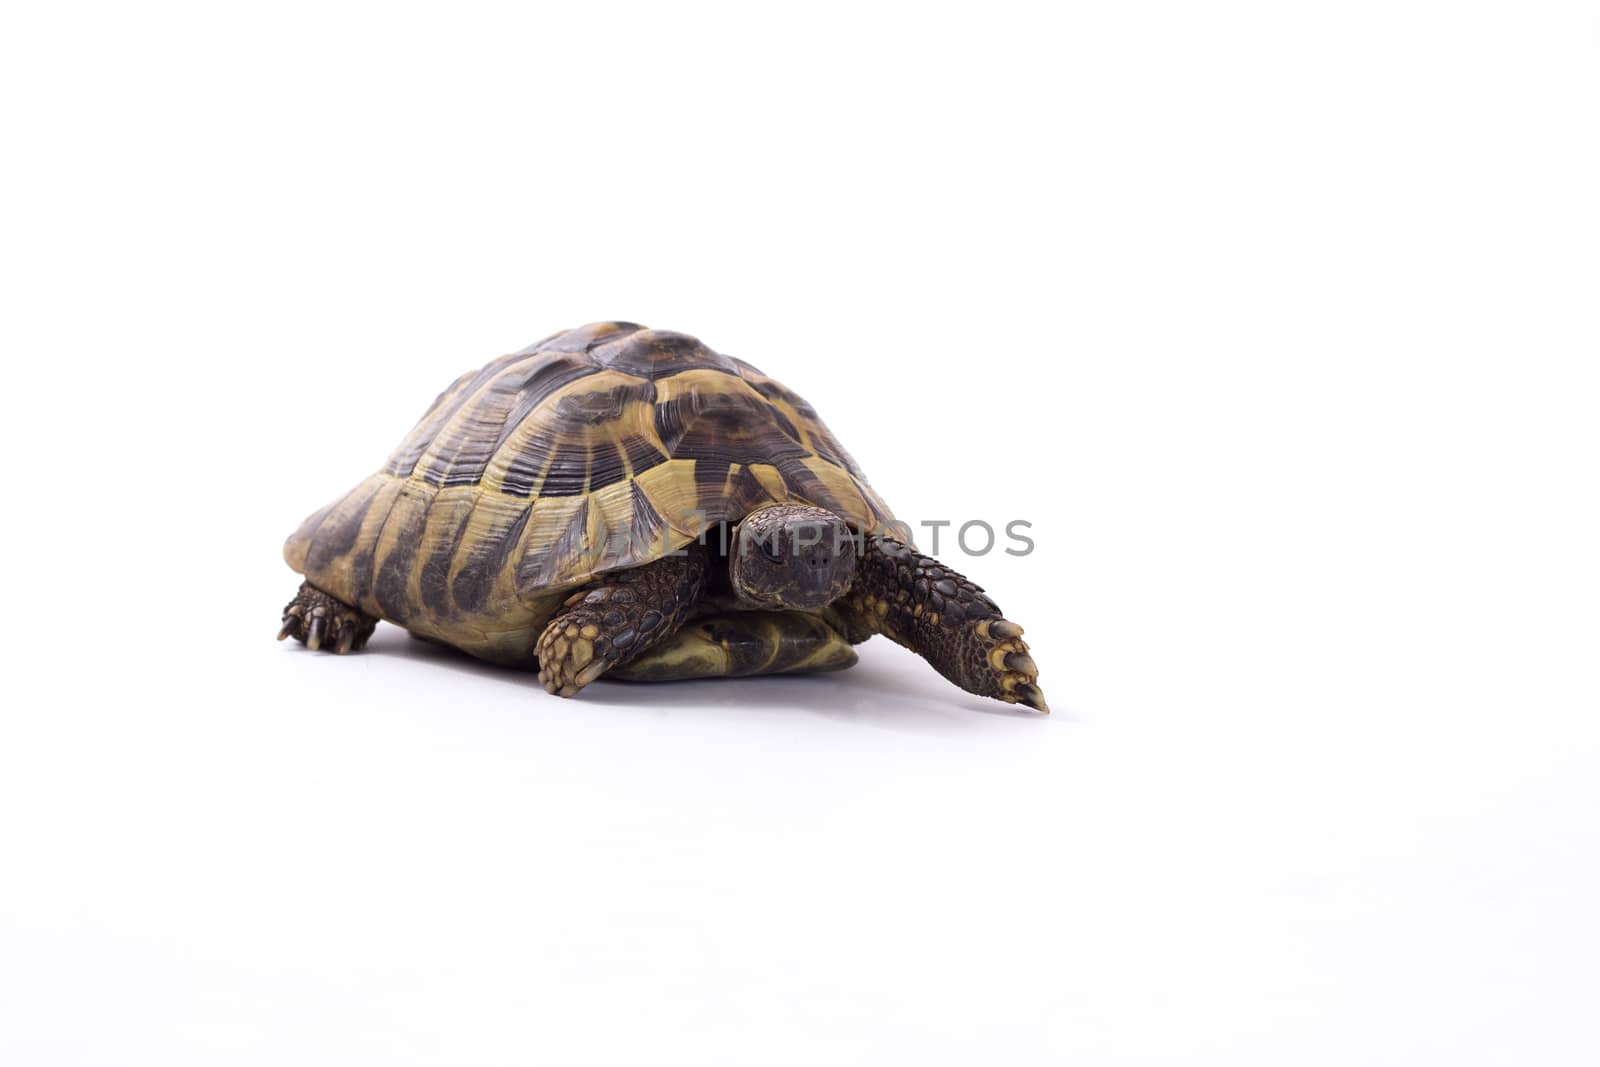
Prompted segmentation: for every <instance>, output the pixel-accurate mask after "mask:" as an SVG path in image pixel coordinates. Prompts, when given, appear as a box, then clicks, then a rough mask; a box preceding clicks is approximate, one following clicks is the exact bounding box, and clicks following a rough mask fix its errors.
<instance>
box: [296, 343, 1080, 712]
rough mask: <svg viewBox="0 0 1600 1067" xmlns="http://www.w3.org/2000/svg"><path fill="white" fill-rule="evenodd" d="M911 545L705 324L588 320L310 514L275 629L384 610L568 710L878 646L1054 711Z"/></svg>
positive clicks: (848, 470)
mask: <svg viewBox="0 0 1600 1067" xmlns="http://www.w3.org/2000/svg"><path fill="white" fill-rule="evenodd" d="M910 540H911V539H910V536H909V533H908V531H907V530H906V527H905V526H904V524H901V523H897V522H896V520H895V519H894V517H893V515H892V514H891V512H890V511H889V508H888V507H887V506H886V505H885V504H884V502H883V501H882V500H881V499H880V498H879V496H878V494H877V493H876V492H874V491H873V489H872V487H871V486H870V485H869V484H868V483H867V480H866V478H865V477H864V476H863V475H862V473H861V470H860V468H859V467H857V465H856V463H855V461H854V460H853V459H851V457H850V455H849V453H847V452H846V451H845V450H844V448H843V447H842V446H841V445H840V444H839V442H838V440H837V439H836V438H835V437H834V435H833V434H832V433H831V432H829V430H828V428H827V427H826V426H824V425H823V423H822V420H821V419H820V418H819V417H818V416H817V413H816V411H815V409H813V408H812V407H811V405H809V404H807V403H806V402H805V401H804V400H802V399H801V398H800V397H799V396H798V395H796V394H795V393H794V392H792V391H791V390H789V389H788V388H786V387H785V386H783V385H782V384H780V383H779V382H777V381H776V380H774V379H772V378H769V377H768V376H767V375H765V374H763V373H762V372H761V371H759V370H757V369H756V368H755V367H753V366H751V365H750V364H749V363H746V362H744V361H743V360H739V359H734V358H731V357H728V356H724V355H720V354H718V353H716V352H714V351H712V350H711V349H710V348H708V347H706V346H705V345H703V344H701V343H700V342H699V341H698V340H696V339H695V338H693V337H690V336H688V335H687V334H682V333H673V332H669V331H665V330H652V329H647V328H645V327H642V326H639V325H636V324H633V323H627V322H601V323H592V324H590V325H588V326H583V327H580V328H578V329H574V330H566V331H563V332H560V333H556V334H553V335H551V336H550V337H547V338H545V339H544V340H542V341H539V342H537V343H536V344H533V345H530V346H529V347H527V348H525V349H523V350H521V351H519V352H515V353H513V354H511V355H508V356H502V357H501V358H499V359H496V360H494V361H492V362H490V363H489V364H487V365H486V366H484V367H483V368H482V369H480V370H476V371H470V372H468V373H466V374H463V375H462V376H461V377H459V378H457V379H456V380H455V382H454V383H453V384H452V385H451V386H450V387H449V388H448V389H446V390H445V391H444V392H443V393H441V394H440V395H439V397H438V399H436V400H435V401H434V402H433V405H432V406H431V407H429V408H428V410H427V412H426V413H425V414H424V415H423V416H422V419H421V420H420V421H419V422H418V423H417V424H416V426H415V427H414V428H413V429H412V430H411V432H410V433H409V434H408V435H407V436H406V438H405V440H404V441H402V442H401V443H400V446H399V448H397V449H396V450H395V452H394V454H393V455H391V456H390V457H389V459H388V462H387V463H385V464H384V466H383V468H382V469H381V470H380V471H378V472H377V473H376V474H373V475H372V476H371V477H369V478H367V479H366V480H365V481H363V482H362V483H361V484H360V485H358V486H356V487H355V488H354V489H352V490H351V491H350V492H349V493H347V494H345V495H344V496H343V497H341V498H339V499H338V500H336V501H334V502H333V503H332V504H329V505H328V506H327V507H325V508H323V509H322V510H321V511H318V512H316V513H315V514H313V515H312V516H311V517H310V518H308V519H306V521H305V522H304V523H302V524H301V526H300V528H299V529H298V530H296V531H295V533H294V534H293V535H292V536H291V537H290V538H289V540H288V541H287V543H286V544H285V545H284V558H285V559H286V560H287V561H288V563H289V566H290V567H292V568H294V570H295V571H297V572H299V573H300V574H302V575H303V576H304V577H305V582H304V583H303V584H302V585H301V586H300V590H299V592H298V593H297V594H296V596H295V598H294V599H293V600H292V601H290V602H289V604H288V605H287V606H286V607H285V609H284V613H283V620H282V629H281V631H280V632H279V634H278V638H279V640H282V639H284V638H286V637H293V638H294V639H295V640H297V641H299V642H301V643H302V644H304V645H305V646H306V647H307V648H309V649H312V650H318V649H323V650H330V651H333V652H339V653H343V652H349V651H351V650H353V649H359V648H361V647H362V646H363V645H365V644H366V642H367V639H368V638H369V637H370V636H371V634H372V632H373V629H374V627H375V626H376V625H377V621H378V620H379V619H383V620H386V621H388V622H391V623H394V624H397V625H399V626H402V627H404V628H405V629H407V630H408V631H410V632H411V633H412V634H413V635H416V636H418V637H422V638H426V639H430V640H433V641H437V642H442V643H444V644H447V645H451V646H454V647H455V648H457V649H460V650H462V651H463V652H466V653H469V654H471V655H473V656H476V657H478V658H480V659H483V660H487V661H489V662H492V663H497V664H504V665H508V666H516V667H522V668H524V669H535V668H536V669H537V671H538V677H539V681H540V682H541V683H542V684H543V686H544V688H545V689H547V690H548V691H549V692H551V693H554V694H557V695H560V696H572V695H574V694H575V693H577V692H578V691H579V690H581V689H582V688H583V687H584V686H586V685H588V684H589V683H590V682H592V681H594V680H595V679H596V678H600V677H602V676H604V677H606V678H611V679H622V680H633V681H665V680H671V679H681V678H706V677H737V676H747V675H755V674H780V673H789V672H801V671H823V670H837V669H841V668H844V667H848V666H850V665H851V664H853V663H854V662H855V661H856V654H855V652H854V650H853V648H852V647H851V646H852V645H854V644H858V643H860V642H861V641H864V640H866V639H867V638H869V637H871V636H873V635H874V634H884V635H885V636H887V637H889V638H891V639H892V640H894V641H896V642H898V643H899V644H901V645H904V646H905V647H907V648H909V649H911V650H912V651H914V652H916V653H918V654H919V655H921V656H922V657H923V658H924V659H926V660H927V661H928V662H929V663H930V664H931V665H932V666H933V667H934V668H935V669H936V670H937V671H938V672H939V673H940V674H942V675H944V676H945V677H946V678H948V679H949V680H950V681H952V682H954V683H955V684H956V685H958V686H960V687H961V688H962V689H965V690H967V691H968V692H971V693H976V694H978V695H981V696H986V697H993V698H995V699H997V700H1002V701H1005V702H1008V703H1020V704H1023V705H1026V706H1027V707H1030V708H1035V709H1037V710H1039V711H1042V712H1043V711H1048V710H1049V709H1048V707H1047V705H1046V704H1045V700H1044V694H1043V693H1042V692H1041V691H1040V689H1039V686H1038V670H1037V668H1036V667H1035V665H1034V662H1033V660H1032V658H1031V657H1030V656H1029V654H1028V649H1027V646H1026V644H1024V643H1023V641H1022V628H1021V627H1020V626H1018V625H1017V624H1016V623H1014V622H1011V621H1010V620H1008V619H1006V618H1004V617H1003V616H1002V615H1001V613H1000V609H999V608H998V607H996V606H995V603H994V601H993V600H991V599H989V597H987V596H986V595H984V593H983V590H982V589H980V588H979V587H978V586H976V585H974V584H973V583H972V582H970V581H968V580H967V579H965V578H963V577H962V576H961V575H959V574H957V573H955V572H954V571H952V570H950V569H949V568H948V567H945V566H944V565H943V564H941V563H939V562H938V561H937V560H935V559H933V558H931V557H929V556H925V555H923V554H921V553H920V552H918V551H917V550H916V549H915V548H914V547H913V546H912V545H911V543H910Z"/></svg>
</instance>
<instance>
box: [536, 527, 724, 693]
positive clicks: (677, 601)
mask: <svg viewBox="0 0 1600 1067" xmlns="http://www.w3.org/2000/svg"><path fill="white" fill-rule="evenodd" d="M707 569H708V559H707V549H706V547H705V546H704V545H701V544H692V545H690V546H689V547H688V548H687V549H686V550H685V553H684V555H681V556H665V557H663V558H661V559H658V560H656V561H655V562H654V563H650V564H646V565H645V566H643V567H635V568H634V569H632V570H625V571H618V572H616V573H615V574H608V575H606V576H605V577H603V578H599V579H597V580H595V581H593V582H591V583H589V584H588V585H586V586H584V587H583V588H582V589H579V590H578V591H577V592H575V593H573V594H572V595H571V596H569V597H568V598H567V600H566V603H564V604H562V606H561V610H560V611H557V612H556V613H555V615H554V616H553V617H552V618H551V619H550V621H549V623H547V624H546V625H545V628H544V633H543V634H541V635H540V637H539V643H538V645H537V647H536V650H535V651H536V654H537V655H538V657H539V681H540V682H541V683H542V684H543V685H544V687H545V688H546V689H547V690H549V691H550V692H552V693H554V694H556V695H557V696H563V697H570V696H572V695H574V694H576V693H577V692H578V690H580V689H582V688H583V687H584V686H586V685H588V684H589V683H590V682H592V681H594V680H595V679H596V678H598V677H600V676H601V675H602V674H604V673H605V672H606V671H608V670H610V669H611V668H612V667H617V666H621V665H622V664H624V663H627V662H629V661H630V660H632V659H633V658H634V657H635V656H639V655H642V654H643V653H644V652H646V651H647V650H649V649H650V648H651V647H652V646H654V645H656V644H658V643H660V642H662V641H664V640H666V639H667V638H668V637H671V636H672V635H673V634H674V633H676V632H677V629H678V627H680V626H682V625H683V624H684V622H685V621H687V619H688V618H689V615H690V613H691V612H692V611H693V610H694V607H695V605H696V604H697V603H698V602H699V600H700V595H701V594H702V593H704V592H705V588H706V571H707Z"/></svg>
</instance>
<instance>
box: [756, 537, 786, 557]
mask: <svg viewBox="0 0 1600 1067" xmlns="http://www.w3.org/2000/svg"><path fill="white" fill-rule="evenodd" d="M761 552H762V554H763V555H765V556H766V557H767V558H768V559H770V560H771V561H772V562H774V563H782V562H783V544H782V539H781V538H779V537H774V538H773V539H772V540H770V541H762V542H761Z"/></svg>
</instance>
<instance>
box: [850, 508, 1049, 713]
mask: <svg viewBox="0 0 1600 1067" xmlns="http://www.w3.org/2000/svg"><path fill="white" fill-rule="evenodd" d="M832 610H833V612H834V614H835V615H837V616H840V617H841V619H842V621H843V623H844V624H845V627H846V629H847V631H848V632H847V634H846V636H847V637H849V638H850V640H852V641H861V640H865V639H866V638H867V637H868V636H870V635H871V634H873V633H881V634H883V635H884V636H886V637H888V638H889V639H890V640H892V641H894V642H896V643H898V644H901V645H904V646H905V647H907V648H909V649H910V650H911V651H913V652H915V653H916V654H917V655H919V656H921V657H922V658H923V659H925V660H927V661H928V662H929V663H930V664H932V665H933V668H934V669H935V670H936V671H938V672H939V673H940V674H942V675H944V676H945V677H946V678H948V679H950V680H951V681H952V682H954V683H955V684H956V685H959V686H960V687H961V688H962V689H965V690H966V691H967V692H969V693H976V694H977V695H979V696H985V697H993V698H994V699H996V700H1003V701H1005V702H1006V703H1008V704H1025V705H1027V706H1028V707H1030V708H1034V709H1036V710H1038V711H1042V712H1046V713H1048V712H1049V711H1050V707H1049V705H1048V704H1046V703H1045V701H1044V693H1043V692H1041V691H1040V689H1039V685H1038V682H1039V668H1038V667H1037V666H1036V665H1035V664H1034V662H1033V657H1032V656H1030V655H1028V646H1027V645H1026V644H1024V643H1023V641H1022V627H1020V626H1018V625H1017V624H1016V623H1014V622H1012V621H1011V620H1009V619H1006V618H1003V617H1001V615H1000V609H999V608H998V607H996V606H995V602H994V601H992V600H990V599H989V598H988V597H987V596H985V595H984V592H983V590H982V589H980V588H978V587H977V586H976V585H974V584H972V583H971V582H970V581H968V580H967V579H966V578H963V577H962V576H961V575H959V574H957V573H956V572H955V571H953V570H951V569H950V568H949V567H946V566H945V565H944V564H942V563H940V562H939V561H938V560H936V559H933V558H932V557H931V556H924V555H923V554H922V553H920V552H918V551H916V550H915V549H913V548H911V547H909V546H907V545H904V544H902V543H901V542H899V541H896V540H895V539H894V538H892V537H871V538H868V539H867V542H866V548H865V551H864V552H863V553H862V557H861V563H860V566H859V569H858V570H857V572H856V581H855V584H854V585H853V586H851V587H850V590H849V592H847V593H846V594H845V595H844V596H843V597H841V598H840V599H839V601H837V602H835V604H834V605H833V609H832Z"/></svg>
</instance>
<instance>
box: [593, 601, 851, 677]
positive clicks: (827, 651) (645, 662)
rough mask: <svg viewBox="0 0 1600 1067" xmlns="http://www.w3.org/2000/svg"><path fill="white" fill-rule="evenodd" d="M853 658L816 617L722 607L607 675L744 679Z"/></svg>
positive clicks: (830, 667) (840, 664) (837, 665)
mask: <svg viewBox="0 0 1600 1067" xmlns="http://www.w3.org/2000/svg"><path fill="white" fill-rule="evenodd" d="M855 662H856V653H855V649H853V648H851V647H850V643H849V642H848V641H846V640H845V639H844V638H843V637H841V636H839V633H838V631H836V630H835V629H833V627H831V626H829V625H828V624H827V623H826V622H824V621H823V620H822V619H821V618H820V617H818V616H816V615H812V614H810V613H808V612H804V611H727V612H721V613H719V614H716V615H707V616H705V617H704V618H700V619H696V620H695V621H694V622H692V623H690V624H688V625H687V626H685V627H684V628H683V629H681V630H679V631H678V632H677V633H676V634H674V635H673V636H672V637H671V638H669V639H668V640H666V641H663V642H662V643H661V644H659V645H657V646H656V647H655V648H652V649H651V650H650V651H649V652H646V653H645V654H644V655H642V656H640V657H639V658H638V659H636V660H634V661H633V662H631V663H629V664H628V665H627V666H625V667H622V668H619V669H617V670H613V671H612V672H611V673H610V675H609V676H608V677H611V678H620V679H622V680H623V681H627V682H676V681H683V680H686V679H689V678H747V677H749V676H750V675H754V674H802V673H810V672H814V671H839V670H843V669H844V668H846V667H849V666H853V665H854V664H855Z"/></svg>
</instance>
